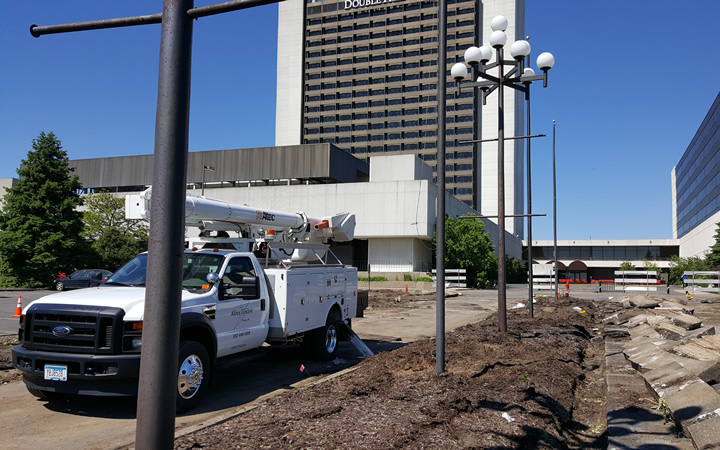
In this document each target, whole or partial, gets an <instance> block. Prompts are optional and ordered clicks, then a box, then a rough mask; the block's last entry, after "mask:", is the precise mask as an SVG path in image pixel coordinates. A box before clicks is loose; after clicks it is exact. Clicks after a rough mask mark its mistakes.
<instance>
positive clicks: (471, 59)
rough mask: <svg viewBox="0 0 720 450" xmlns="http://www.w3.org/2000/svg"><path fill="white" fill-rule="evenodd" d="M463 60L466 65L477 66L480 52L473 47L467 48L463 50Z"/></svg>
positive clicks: (480, 57) (480, 55)
mask: <svg viewBox="0 0 720 450" xmlns="http://www.w3.org/2000/svg"><path fill="white" fill-rule="evenodd" d="M463 58H465V62H466V63H468V64H477V63H479V62H480V60H481V59H482V51H481V50H480V49H479V48H477V47H475V46H472V47H468V49H467V50H465V54H464V55H463Z"/></svg>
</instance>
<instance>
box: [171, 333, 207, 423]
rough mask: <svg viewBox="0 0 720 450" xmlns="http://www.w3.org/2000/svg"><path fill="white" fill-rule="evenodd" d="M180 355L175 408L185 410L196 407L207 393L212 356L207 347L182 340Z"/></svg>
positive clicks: (180, 410)
mask: <svg viewBox="0 0 720 450" xmlns="http://www.w3.org/2000/svg"><path fill="white" fill-rule="evenodd" d="M179 355H180V356H179V358H178V360H179V361H178V378H177V387H178V391H177V400H176V403H175V410H176V411H177V412H183V411H187V410H189V409H192V408H194V407H196V406H197V405H198V403H200V401H201V399H202V397H203V395H204V394H205V390H206V389H207V385H208V382H209V380H210V357H209V356H208V353H207V350H205V347H204V346H202V345H201V344H199V343H198V342H195V341H183V342H181V343H180V353H179Z"/></svg>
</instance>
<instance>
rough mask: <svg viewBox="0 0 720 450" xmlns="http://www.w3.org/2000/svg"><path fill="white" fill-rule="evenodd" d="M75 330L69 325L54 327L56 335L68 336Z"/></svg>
mask: <svg viewBox="0 0 720 450" xmlns="http://www.w3.org/2000/svg"><path fill="white" fill-rule="evenodd" d="M72 332H73V329H72V328H70V327H67V326H62V327H55V328H53V331H52V333H53V335H55V336H67V335H68V334H71V333H72Z"/></svg>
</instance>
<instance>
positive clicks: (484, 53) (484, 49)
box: [480, 45, 493, 63]
mask: <svg viewBox="0 0 720 450" xmlns="http://www.w3.org/2000/svg"><path fill="white" fill-rule="evenodd" d="M492 54H493V52H492V48H490V47H488V46H487V45H483V46H481V47H480V55H481V56H480V62H481V63H486V62H488V61H490V60H491V59H492Z"/></svg>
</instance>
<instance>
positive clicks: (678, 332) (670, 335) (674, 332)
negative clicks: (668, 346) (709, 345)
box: [655, 322, 687, 341]
mask: <svg viewBox="0 0 720 450" xmlns="http://www.w3.org/2000/svg"><path fill="white" fill-rule="evenodd" d="M655 331H657V332H658V334H659V335H660V336H662V337H664V338H665V339H668V340H673V341H679V340H680V339H682V338H683V336H684V335H685V333H686V331H687V330H686V329H685V328H682V327H679V326H677V325H673V324H671V323H669V322H661V323H659V324H658V325H657V326H656V327H655Z"/></svg>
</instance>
